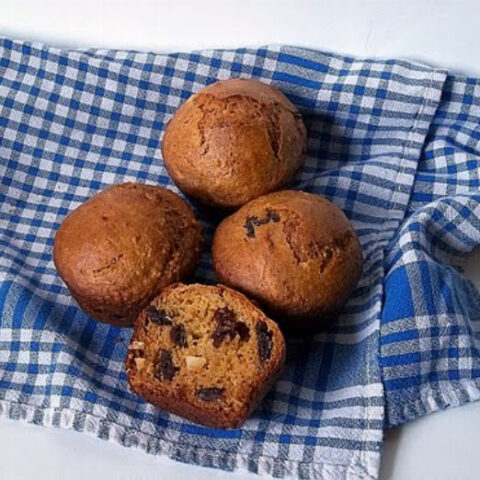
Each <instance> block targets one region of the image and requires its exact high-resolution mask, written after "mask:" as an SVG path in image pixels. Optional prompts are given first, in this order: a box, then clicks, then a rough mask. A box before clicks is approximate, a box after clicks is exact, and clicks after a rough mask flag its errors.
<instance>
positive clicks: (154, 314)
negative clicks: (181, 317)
mask: <svg viewBox="0 0 480 480" xmlns="http://www.w3.org/2000/svg"><path fill="white" fill-rule="evenodd" d="M145 313H146V314H147V318H148V320H150V321H151V322H152V323H155V324H157V325H171V324H172V319H171V318H170V317H169V316H168V315H167V313H166V312H165V310H157V309H156V308H155V307H154V306H153V305H149V306H148V307H147V308H146V309H145Z"/></svg>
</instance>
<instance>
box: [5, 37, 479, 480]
mask: <svg viewBox="0 0 480 480" xmlns="http://www.w3.org/2000/svg"><path fill="white" fill-rule="evenodd" d="M230 77H245V78H258V79H261V80H263V81H265V82H268V83H273V84H275V85H276V86H277V87H279V88H280V89H281V90H282V91H283V92H284V93H285V94H286V95H287V96H288V97H289V98H290V99H291V100H292V102H294V103H295V104H296V105H297V106H298V107H299V109H300V110H301V111H302V113H303V115H304V118H305V120H306V124H307V128H308V133H309V145H308V157H307V161H306V164H305V167H304V168H303V169H302V171H301V172H300V174H299V175H298V177H297V179H296V180H295V183H294V188H298V189H303V190H307V191H311V192H315V193H318V194H321V195H324V196H326V197H327V198H329V199H330V200H331V201H333V202H334V203H336V204H337V205H339V206H340V207H341V208H343V209H344V210H345V212H346V213H347V215H348V216H349V217H350V219H351V220H352V221H353V223H354V225H355V228H356V230H357V232H358V234H359V237H360V240H361V243H362V247H363V251H364V256H365V268H364V273H363V277H362V279H361V281H360V283H359V285H358V288H357V289H356V291H355V294H354V296H353V298H352V299H351V300H350V302H349V303H348V305H347V306H346V308H345V311H344V312H343V314H342V315H341V316H340V318H339V319H338V322H337V323H335V324H332V325H331V326H330V327H329V328H328V329H327V330H326V331H325V332H323V333H321V334H318V335H317V336H315V337H314V338H310V339H308V340H303V341H300V340H290V341H289V342H288V358H287V362H286V367H285V370H284V372H283V375H282V376H281V378H280V380H279V381H278V383H277V384H276V386H275V387H274V388H273V390H272V391H271V392H270V394H269V395H268V396H267V398H266V399H265V401H264V402H263V403H262V405H261V407H260V409H259V410H258V411H257V412H255V413H254V414H253V416H252V417H251V419H250V420H248V421H247V423H246V424H245V425H244V427H242V428H240V429H236V430H225V431H222V430H215V429H210V428H205V427H200V426H197V425H194V424H191V423H189V422H186V421H184V420H182V419H180V418H178V417H176V416H173V415H169V414H167V413H165V412H161V411H157V410H155V409H154V408H153V407H151V406H149V405H147V404H146V403H144V402H143V401H142V400H140V399H138V398H136V397H135V396H133V395H132V394H130V393H129V391H128V388H127V383H126V377H125V372H124V367H123V358H124V356H125V351H126V346H127V343H128V340H129V337H130V334H131V332H130V330H128V329H123V330H122V329H119V328H116V327H110V326H107V325H103V324H99V323H96V322H94V321H92V320H91V319H90V318H89V317H88V316H86V315H85V314H84V313H83V312H82V311H80V310H79V308H78V307H77V306H76V304H75V303H74V302H73V300H72V299H71V297H70V296H69V295H68V292H67V290H66V288H65V286H64V285H63V284H62V282H61V281H60V279H59V278H58V276H57V275H56V273H55V270H54V268H53V264H52V257H51V250H52V244H53V237H54V233H55V230H56V229H57V228H58V226H59V224H60V222H61V221H62V220H63V218H64V217H65V215H66V214H67V213H68V212H69V211H71V210H72V209H73V208H74V207H76V206H77V205H79V204H80V203H81V202H83V201H84V200H86V199H87V198H88V197H89V196H91V195H92V194H94V193H96V192H97V191H99V190H100V189H102V188H104V187H106V186H108V185H111V184H113V183H118V182H124V181H128V180H133V181H140V182H146V183H152V184H161V185H165V186H168V187H169V188H171V189H172V190H174V191H177V192H178V190H177V189H176V187H175V186H174V185H173V184H172V182H171V180H170V179H169V178H168V175H167V172H166V170H165V168H164V166H163V161H162V156H161V152H160V148H159V147H160V143H161V139H162V134H163V131H164V127H165V124H166V122H167V121H168V120H169V118H170V117H171V116H172V114H173V113H174V112H175V110H176V108H177V107H178V106H179V105H180V104H181V103H182V102H183V101H184V100H185V99H186V98H188V97H189V96H190V95H191V94H192V92H195V91H197V90H199V89H200V88H202V87H203V86H205V85H206V84H209V83H211V82H214V81H216V80H218V79H224V78H230ZM442 92H443V95H442ZM479 110H480V84H479V83H478V82H476V81H474V80H469V79H456V78H451V77H448V79H447V76H446V73H445V72H443V71H440V70H434V69H430V68H428V67H424V66H421V65H417V64H413V63H409V62H404V61H397V60H392V61H377V60H360V59H354V58H349V57H344V56H338V55H332V54H326V53H321V52H316V51H312V50H306V49H299V48H293V47H271V48H270V47H269V48H262V49H257V50H246V49H239V50H222V51H220V50H213V51H200V52H196V53H189V54H162V55H158V54H153V53H139V52H127V51H110V50H109V51H107V50H83V51H81V50H60V49H55V48H48V47H45V46H44V45H41V44H30V43H25V42H15V41H10V40H8V39H2V40H0V205H1V216H0V245H1V252H0V313H1V326H0V412H1V414H2V415H3V416H6V417H10V418H18V419H23V420H26V421H29V422H32V423H35V424H39V425H48V426H57V427H63V428H72V429H75V430H77V431H83V432H89V433H92V434H94V435H97V436H98V437H100V438H104V439H109V440H113V441H115V442H118V443H121V444H122V445H125V446H133V447H138V448H141V449H143V450H145V451H147V452H150V453H153V454H166V455H169V456H170V457H172V458H174V459H177V460H180V461H183V462H190V463H196V464H198V465H205V466H212V467H217V468H222V469H225V470H249V471H252V472H257V473H260V474H271V475H273V476H276V477H293V478H304V479H310V478H312V479H313V478H322V479H326V480H331V479H335V480H337V479H338V480H340V479H342V480H343V479H350V480H353V479H355V480H357V479H361V478H364V479H374V478H376V477H377V475H378V465H379V459H380V448H381V444H382V433H383V429H384V427H385V426H389V425H394V424H398V423H401V422H403V421H405V420H409V419H413V418H415V417H416V416H418V415H421V414H424V413H426V412H429V411H433V410H436V409H438V408H443V407H446V406H448V405H458V404H461V403H463V402H466V401H468V400H473V399H476V398H477V397H478V396H480V390H479V388H478V385H479V381H478V377H479V376H480V364H479V352H478V348H477V345H478V342H479V339H478V332H477V330H478V327H477V324H478V323H479V322H478V321H477V320H480V300H479V296H478V294H477V292H476V290H475V288H474V287H473V286H472V285H471V284H470V282H468V281H467V280H465V279H464V277H462V276H461V273H460V272H461V263H462V258H463V257H464V256H465V254H466V253H467V252H468V251H469V250H470V249H471V248H472V247H473V246H474V245H475V244H477V243H480V238H479V237H480V221H479V215H480V206H479V205H480V203H479V200H480V196H479V195H478V194H476V193H475V192H476V191H478V186H479V170H478V168H479V159H480V154H479V149H480V147H479V138H480V127H479V124H478V118H479V117H480V111H479ZM193 207H194V208H195V209H196V211H197V213H198V214H199V216H200V218H201V219H202V222H203V225H204V228H205V231H206V232H207V245H206V248H205V253H204V255H203V257H202V260H201V263H200V266H199V269H198V273H197V280H199V281H204V282H215V277H214V275H213V273H212V265H211V258H210V255H209V252H208V250H209V248H208V247H209V245H210V240H211V234H212V232H213V229H214V227H215V220H216V219H215V215H212V213H211V212H210V211H206V210H205V209H202V208H201V207H200V206H198V205H197V204H193Z"/></svg>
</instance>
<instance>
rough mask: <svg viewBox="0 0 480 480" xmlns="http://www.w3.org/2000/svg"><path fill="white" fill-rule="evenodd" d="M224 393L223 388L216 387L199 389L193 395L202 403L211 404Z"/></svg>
mask: <svg viewBox="0 0 480 480" xmlns="http://www.w3.org/2000/svg"><path fill="white" fill-rule="evenodd" d="M224 391H225V389H224V388H218V387H209V388H200V389H198V390H197V391H196V392H195V395H196V396H197V397H198V398H200V399H201V400H203V401H204V402H211V401H212V400H218V399H219V398H221V397H222V396H223V392H224Z"/></svg>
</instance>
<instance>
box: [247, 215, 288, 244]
mask: <svg viewBox="0 0 480 480" xmlns="http://www.w3.org/2000/svg"><path fill="white" fill-rule="evenodd" d="M279 221H280V215H279V214H278V212H276V211H275V210H270V209H267V213H266V215H265V217H264V218H258V217H257V216H255V215H254V216H250V217H247V219H246V220H245V225H244V226H243V228H244V229H245V230H246V235H247V237H250V238H254V237H255V227H260V226H261V225H266V224H267V223H269V222H274V223H277V222H279Z"/></svg>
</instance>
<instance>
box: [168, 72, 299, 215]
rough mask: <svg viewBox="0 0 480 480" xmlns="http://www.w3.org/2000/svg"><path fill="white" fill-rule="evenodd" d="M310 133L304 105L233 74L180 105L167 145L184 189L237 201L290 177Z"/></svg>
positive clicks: (212, 200) (225, 202)
mask: <svg viewBox="0 0 480 480" xmlns="http://www.w3.org/2000/svg"><path fill="white" fill-rule="evenodd" d="M306 140H307V134H306V129H305V125H304V123H303V121H302V118H301V115H300V112H299V111H298V110H297V109H296V108H295V106H294V105H293V104H292V103H291V102H290V101H289V100H288V99H287V98H286V97H285V96H284V95H283V94H282V93H281V92H280V91H279V90H278V89H276V88H275V87H272V86H270V85H266V84H264V83H261V82H258V81H254V80H243V79H231V80H224V81H221V82H217V83H214V84H212V85H210V86H208V87H206V88H204V89H203V90H200V91H199V92H198V93H196V94H195V95H192V96H191V97H190V98H189V99H188V100H187V101H186V102H185V103H184V104H183V105H182V106H181V107H180V108H179V109H178V111H177V113H176V114H175V116H174V117H173V118H172V119H171V120H170V122H169V124H168V126H167V129H166V132H165V136H164V138H163V144H162V151H163V157H164V160H165V164H166V167H167V169H168V172H169V173H170V176H171V177H172V178H173V180H174V182H175V183H176V184H177V185H178V187H179V188H180V189H181V190H182V191H183V192H185V193H187V194H189V195H191V196H192V197H195V198H197V199H198V200H200V201H202V202H204V203H207V204H210V205H215V206H219V207H239V206H241V205H244V204H245V203H247V202H249V201H250V200H252V199H254V198H257V197H259V196H260V195H263V194H265V193H269V192H272V191H274V190H277V189H279V188H281V187H283V186H284V185H286V184H287V183H288V182H289V181H290V180H291V179H292V178H293V176H294V175H295V173H296V171H297V170H298V169H299V167H300V166H301V164H302V162H303V157H304V154H305V151H306Z"/></svg>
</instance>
